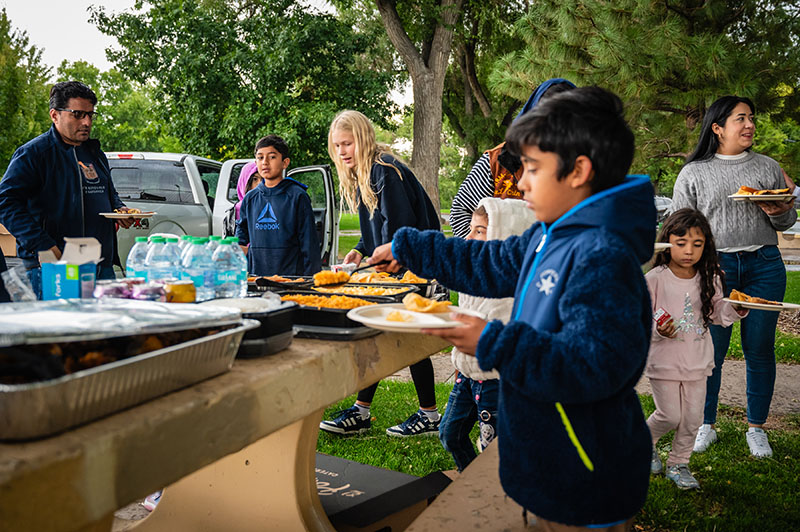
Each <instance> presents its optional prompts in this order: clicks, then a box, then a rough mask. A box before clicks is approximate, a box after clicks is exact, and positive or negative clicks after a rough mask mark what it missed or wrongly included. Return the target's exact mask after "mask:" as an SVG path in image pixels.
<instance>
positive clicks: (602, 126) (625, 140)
mask: <svg viewBox="0 0 800 532" xmlns="http://www.w3.org/2000/svg"><path fill="white" fill-rule="evenodd" d="M506 143H507V144H508V146H509V148H510V149H511V151H512V152H513V153H515V154H517V155H522V147H523V146H536V147H538V148H539V149H540V150H542V151H546V152H553V153H555V154H556V155H557V156H558V159H559V161H558V179H559V180H561V179H564V178H565V177H567V175H568V174H569V173H570V172H572V170H573V168H574V167H575V159H576V158H577V157H578V156H579V155H585V156H586V157H588V158H589V160H590V161H592V168H593V169H594V178H593V179H592V181H591V187H592V192H593V193H596V192H599V191H601V190H605V189H607V188H611V187H613V186H614V185H618V184H619V183H621V182H622V181H623V180H624V179H625V174H627V173H628V169H629V168H630V167H631V162H633V150H634V145H633V132H632V131H631V129H630V127H628V123H627V122H626V121H625V116H624V114H623V106H622V100H620V99H619V97H618V96H617V95H616V94H614V93H612V92H609V91H607V90H605V89H601V88H600V87H579V88H576V89H572V90H570V91H567V92H562V93H560V94H556V95H555V96H553V97H551V98H547V99H546V100H544V101H542V102H541V103H540V104H539V105H538V106H536V107H535V108H533V109H532V110H530V111H529V112H528V113H526V114H525V115H523V116H522V117H521V118H520V119H518V120H517V121H516V122H514V123H513V124H512V125H511V127H510V128H509V129H508V132H507V133H506Z"/></svg>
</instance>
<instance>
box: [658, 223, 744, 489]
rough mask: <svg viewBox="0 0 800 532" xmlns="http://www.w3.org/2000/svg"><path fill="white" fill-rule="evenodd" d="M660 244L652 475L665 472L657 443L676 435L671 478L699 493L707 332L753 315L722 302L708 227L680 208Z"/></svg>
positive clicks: (709, 357) (709, 348)
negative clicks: (695, 466)
mask: <svg viewBox="0 0 800 532" xmlns="http://www.w3.org/2000/svg"><path fill="white" fill-rule="evenodd" d="M659 241H661V242H665V243H669V244H672V247H671V248H668V249H666V250H664V251H663V252H662V253H659V254H658V255H657V256H656V259H655V262H654V267H653V269H652V270H650V271H649V272H648V273H647V275H646V276H645V279H646V280H647V286H648V288H649V289H650V299H651V302H652V305H653V319H654V320H655V321H656V323H655V324H654V327H653V337H652V342H651V344H650V354H649V356H648V359H647V367H646V368H645V371H644V374H645V375H646V376H647V377H648V378H649V379H650V385H651V387H652V389H653V400H654V402H655V405H656V410H655V412H653V414H652V415H651V416H650V417H649V418H648V419H647V426H648V427H649V428H650V433H651V435H652V438H653V459H652V462H651V468H650V469H651V472H652V473H654V474H658V473H660V472H661V471H662V469H663V467H662V465H661V459H660V458H659V455H658V451H657V449H656V444H657V443H658V440H659V439H660V438H661V437H662V436H663V435H664V434H666V433H667V432H669V431H670V430H672V429H675V438H674V439H673V440H672V451H671V452H670V454H669V458H668V459H667V478H669V479H670V480H672V481H674V482H675V484H676V485H677V486H678V487H679V488H682V489H692V488H699V487H700V485H699V483H698V482H697V480H696V479H695V478H694V476H693V475H692V473H691V471H689V457H690V456H691V454H692V448H693V447H694V440H695V435H696V434H697V429H698V427H700V425H701V423H702V422H703V405H704V404H705V396H706V377H708V376H709V375H711V370H712V369H714V346H713V343H712V340H711V335H710V334H709V332H708V326H709V325H711V324H712V323H713V324H715V325H722V326H723V327H728V326H730V325H732V324H733V323H734V322H736V321H738V320H739V319H741V318H742V317H743V316H746V315H747V311H745V310H736V309H734V307H733V306H732V305H731V304H730V303H727V302H725V301H723V300H722V297H723V295H722V292H723V291H722V270H721V269H720V267H719V264H718V263H717V251H716V247H715V246H714V237H713V236H712V234H711V227H710V226H709V223H708V220H706V218H705V216H703V215H702V214H701V213H700V212H699V211H696V210H693V209H680V210H678V211H676V212H674V213H673V214H672V215H671V216H670V217H669V218H667V220H666V221H665V222H664V227H663V228H662V230H661V235H660V237H659Z"/></svg>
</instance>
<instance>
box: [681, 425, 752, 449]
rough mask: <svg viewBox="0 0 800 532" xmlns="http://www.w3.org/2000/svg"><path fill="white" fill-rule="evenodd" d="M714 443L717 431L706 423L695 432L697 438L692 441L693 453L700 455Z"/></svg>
mask: <svg viewBox="0 0 800 532" xmlns="http://www.w3.org/2000/svg"><path fill="white" fill-rule="evenodd" d="M715 441H717V431H716V430H714V429H713V428H712V427H711V425H709V424H707V423H704V424H702V425H700V428H699V429H698V430H697V437H695V439H694V452H696V453H702V452H703V451H705V450H706V449H708V446H709V445H711V444H712V443H714V442H715ZM748 441H749V439H748Z"/></svg>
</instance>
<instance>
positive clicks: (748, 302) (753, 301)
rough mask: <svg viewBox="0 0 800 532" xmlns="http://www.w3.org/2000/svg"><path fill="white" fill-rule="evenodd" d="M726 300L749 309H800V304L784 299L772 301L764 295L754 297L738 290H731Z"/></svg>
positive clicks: (778, 310) (776, 310)
mask: <svg viewBox="0 0 800 532" xmlns="http://www.w3.org/2000/svg"><path fill="white" fill-rule="evenodd" d="M723 300H724V301H727V302H728V303H730V304H732V305H734V306H738V307H742V308H748V309H755V310H772V311H775V312H780V311H783V310H798V309H800V305H796V304H794V303H784V302H783V301H771V300H769V299H764V298H763V297H754V296H749V295H747V294H745V293H744V292H740V291H738V290H731V295H730V296H728V297H726V298H724V299H723Z"/></svg>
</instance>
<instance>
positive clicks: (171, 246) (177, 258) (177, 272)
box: [164, 237, 183, 279]
mask: <svg viewBox="0 0 800 532" xmlns="http://www.w3.org/2000/svg"><path fill="white" fill-rule="evenodd" d="M166 240H167V243H166V244H165V245H164V252H165V253H167V254H168V255H169V256H170V262H172V264H173V265H174V267H173V269H172V271H173V272H174V275H173V276H172V277H173V278H174V279H180V278H181V272H182V271H183V267H182V266H181V246H180V244H179V243H178V238H177V237H169V238H167V239H166Z"/></svg>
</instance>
